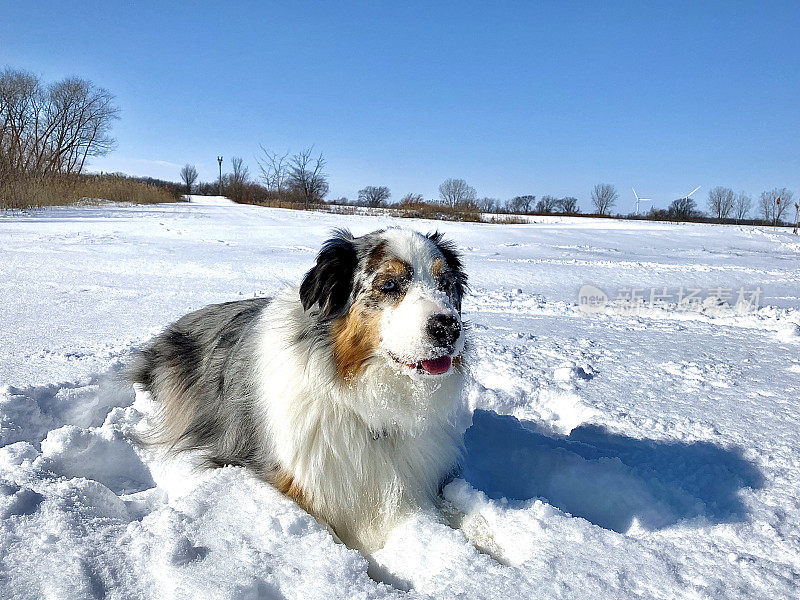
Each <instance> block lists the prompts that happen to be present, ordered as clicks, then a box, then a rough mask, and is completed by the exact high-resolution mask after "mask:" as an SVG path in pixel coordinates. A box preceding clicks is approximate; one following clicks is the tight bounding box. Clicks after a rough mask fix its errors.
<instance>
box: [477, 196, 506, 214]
mask: <svg viewBox="0 0 800 600" xmlns="http://www.w3.org/2000/svg"><path fill="white" fill-rule="evenodd" d="M475 204H476V206H477V207H478V210H480V211H481V212H485V213H496V212H497V211H498V210H499V209H500V206H501V204H500V200H498V199H497V198H488V197H484V198H479V199H478V200H476V201H475Z"/></svg>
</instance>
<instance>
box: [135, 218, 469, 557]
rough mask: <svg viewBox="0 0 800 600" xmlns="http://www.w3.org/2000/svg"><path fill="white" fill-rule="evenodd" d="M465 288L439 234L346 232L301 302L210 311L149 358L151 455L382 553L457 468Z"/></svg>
mask: <svg viewBox="0 0 800 600" xmlns="http://www.w3.org/2000/svg"><path fill="white" fill-rule="evenodd" d="M465 284H466V276H465V274H464V272H463V270H462V266H461V262H460V260H459V257H458V255H457V253H456V252H455V250H454V248H453V246H452V245H451V244H450V243H449V242H447V241H445V240H443V239H442V236H441V235H440V234H438V233H437V234H429V235H427V236H425V235H422V234H419V233H416V232H412V231H407V230H401V229H388V230H383V231H376V232H373V233H370V234H368V235H365V236H362V237H359V238H354V237H353V236H352V235H351V234H350V233H349V232H347V231H336V232H335V234H334V236H333V237H332V238H331V239H330V240H328V241H327V242H326V243H325V244H324V246H323V247H322V250H321V251H320V253H319V255H318V257H317V262H316V265H315V266H314V267H313V268H312V269H311V270H310V271H309V272H308V273H307V274H306V276H305V278H304V280H303V282H302V284H301V286H300V288H299V289H297V288H290V289H287V290H285V291H284V292H282V293H280V294H279V295H277V296H276V297H275V298H273V299H270V298H258V299H253V300H245V301H241V302H229V303H226V304H218V305H212V306H209V307H206V308H204V309H202V310H200V311H197V312H195V313H192V314H189V315H187V316H185V317H183V318H182V319H180V320H179V321H178V322H177V323H175V324H174V325H172V326H171V327H169V328H168V329H167V330H166V331H165V332H164V333H162V334H161V335H159V336H158V337H157V338H156V339H155V340H154V341H153V342H152V343H151V344H150V345H149V346H148V347H147V348H146V349H145V350H143V351H142V353H141V354H140V355H139V357H138V359H137V362H136V363H135V364H134V365H133V368H132V370H131V375H132V380H133V381H134V382H136V383H137V384H139V385H140V386H141V387H142V388H143V389H145V390H147V391H149V392H150V393H151V394H152V396H153V398H154V399H155V400H156V402H157V405H158V406H159V407H160V410H159V413H158V414H157V415H156V424H155V427H154V429H153V431H152V432H151V436H150V440H151V441H152V442H154V443H157V444H162V445H166V446H168V447H169V448H172V449H175V450H188V449H193V450H199V451H200V452H201V453H202V454H203V455H204V456H205V458H206V460H207V461H208V463H209V464H210V465H227V464H232V465H243V466H247V467H249V468H252V469H254V470H256V471H257V472H258V473H259V474H260V475H261V476H262V477H264V478H265V479H267V480H268V481H269V482H271V483H272V484H273V485H275V486H276V487H277V488H278V489H280V490H281V491H282V492H283V493H285V494H286V495H288V496H289V497H291V498H292V499H294V500H295V501H296V502H297V503H298V504H299V505H300V506H302V507H303V508H304V509H306V510H307V511H308V512H310V513H311V514H313V515H315V516H316V517H317V518H319V519H321V520H322V521H324V522H325V523H327V524H328V525H330V526H331V527H332V528H333V530H334V531H335V532H336V533H337V535H338V536H339V537H340V538H341V539H342V541H344V542H345V543H347V544H348V545H350V546H352V547H356V548H359V549H361V550H364V551H370V550H373V549H376V548H378V547H380V546H381V545H382V544H383V542H384V540H385V537H386V535H387V533H388V531H389V530H390V529H391V527H392V525H393V524H394V523H396V522H397V520H398V519H399V518H401V517H402V516H404V515H405V514H407V513H408V511H410V510H413V509H415V508H420V507H427V506H430V505H432V503H433V502H434V501H435V499H436V497H437V494H438V491H439V488H440V485H441V484H442V482H443V481H444V480H445V479H446V478H447V476H448V475H449V474H450V473H452V471H453V469H454V468H455V466H456V464H457V462H458V457H459V450H460V447H461V431H460V430H459V429H458V428H457V427H456V424H455V421H454V416H455V413H456V411H457V409H458V408H459V407H460V400H461V390H462V384H463V372H462V369H463V364H462V353H463V350H464V342H465V336H464V327H463V324H462V322H461V315H460V310H461V298H462V295H463V293H464V287H465Z"/></svg>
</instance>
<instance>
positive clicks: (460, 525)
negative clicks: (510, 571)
mask: <svg viewBox="0 0 800 600" xmlns="http://www.w3.org/2000/svg"><path fill="white" fill-rule="evenodd" d="M438 508H439V513H440V515H441V516H442V519H443V520H444V522H445V523H446V524H447V525H449V526H450V527H452V528H453V529H457V530H459V531H460V532H461V533H463V534H464V537H466V538H467V539H468V540H469V541H470V542H471V543H472V545H473V546H475V549H476V550H477V551H478V552H480V553H482V554H486V555H488V556H490V557H492V558H493V559H494V560H496V561H497V562H499V563H500V564H501V565H505V566H508V565H509V564H510V563H509V561H508V559H507V558H506V557H505V555H504V553H503V549H502V548H501V547H500V544H498V543H497V541H496V540H495V539H494V535H493V534H492V530H491V527H489V523H488V522H487V521H486V519H485V518H484V516H483V515H482V514H481V513H479V512H472V513H465V512H464V511H462V510H461V509H459V508H458V507H456V506H455V504H453V503H452V502H450V501H449V500H447V499H446V498H444V497H440V498H439V506H438Z"/></svg>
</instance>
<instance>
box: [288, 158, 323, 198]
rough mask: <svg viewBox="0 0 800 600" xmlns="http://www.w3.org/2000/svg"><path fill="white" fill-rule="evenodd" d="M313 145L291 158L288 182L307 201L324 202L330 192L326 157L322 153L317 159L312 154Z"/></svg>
mask: <svg viewBox="0 0 800 600" xmlns="http://www.w3.org/2000/svg"><path fill="white" fill-rule="evenodd" d="M312 153H313V147H311V148H307V149H305V150H302V151H300V152H298V153H297V154H295V155H294V156H292V158H291V159H290V160H289V170H288V175H287V177H286V184H287V186H288V187H289V188H291V189H292V190H293V191H295V192H296V193H298V194H299V195H300V196H301V197H302V198H303V202H304V203H305V206H306V208H308V206H309V205H310V204H318V203H320V202H322V200H323V199H324V198H325V196H326V195H327V193H328V176H327V175H326V174H325V172H324V169H325V159H324V158H323V156H322V153H320V154H319V156H318V157H317V158H316V159H315V158H314V157H313V156H312Z"/></svg>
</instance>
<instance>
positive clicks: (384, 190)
mask: <svg viewBox="0 0 800 600" xmlns="http://www.w3.org/2000/svg"><path fill="white" fill-rule="evenodd" d="M391 195H392V194H391V192H390V191H389V188H388V187H386V186H385V185H382V186H374V185H368V186H367V187H365V188H364V189H361V190H358V203H359V204H360V205H362V206H370V207H372V208H376V207H378V206H386V203H387V201H388V200H389V198H390V197H391Z"/></svg>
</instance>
